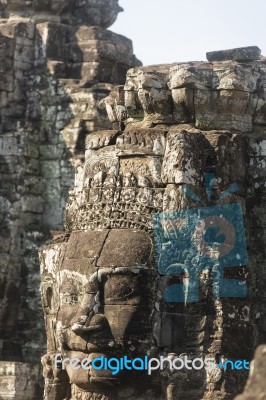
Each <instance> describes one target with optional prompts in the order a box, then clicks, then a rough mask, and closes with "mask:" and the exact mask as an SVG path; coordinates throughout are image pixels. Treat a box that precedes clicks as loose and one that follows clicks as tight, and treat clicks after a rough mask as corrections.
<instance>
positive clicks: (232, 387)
mask: <svg viewBox="0 0 266 400" xmlns="http://www.w3.org/2000/svg"><path fill="white" fill-rule="evenodd" d="M207 59H208V62H187V63H175V64H171V65H155V66H148V67H136V68H132V69H130V70H129V71H128V73H127V77H126V81H125V84H124V86H119V87H117V88H115V89H113V90H112V91H111V93H110V95H109V96H108V97H107V98H106V99H104V100H103V101H102V102H101V104H102V105H103V106H106V109H107V112H108V115H109V118H110V121H111V122H112V123H113V129H112V130H103V131H97V132H95V133H92V134H90V135H88V137H87V139H86V153H85V162H84V164H83V165H82V166H80V167H79V168H78V173H77V176H76V182H75V186H74V187H73V189H72V190H71V191H70V196H69V201H68V204H67V207H66V219H65V221H66V226H65V234H64V235H63V234H62V236H61V238H56V240H54V242H53V243H51V244H49V245H48V246H46V247H44V248H42V250H41V251H40V255H41V257H40V259H41V274H42V283H41V292H42V302H43V307H44V312H45V320H46V329H47V337H48V348H47V353H46V354H45V355H44V357H43V365H44V375H45V400H66V399H69V400H96V399H97V400H125V399H126V400H151V399H152V400H180V399H182V400H222V399H223V400H233V399H234V397H235V396H236V395H237V394H238V393H241V392H242V391H243V387H244V384H245V381H246V379H247V376H248V369H247V368H245V367H244V366H243V365H246V364H243V363H244V361H245V362H246V363H249V362H250V361H251V359H252V357H253V354H254V350H255V348H256V346H257V345H258V344H260V343H265V342H266V329H265V327H266V316H265V279H266V278H265V271H266V270H265V143H266V141H265V138H266V131H265V126H266V112H265V111H266V97H265V87H266V69H265V62H266V61H265V57H262V56H261V55H260V49H259V48H257V47H247V48H239V49H231V50H227V51H226V50H224V51H218V52H211V53H207ZM117 127H118V128H119V129H117ZM124 356H127V357H128V358H129V359H130V360H135V361H134V363H135V364H134V365H135V367H136V366H137V367H138V369H137V368H135V370H134V368H131V369H130V365H129V368H126V367H123V366H122V362H121V359H122V360H124ZM144 357H148V358H149V359H150V358H153V360H154V359H157V360H158V359H161V357H162V358H163V359H164V360H166V361H164V365H163V367H162V368H161V369H160V368H159V366H158V364H157V368H156V367H155V368H154V370H153V371H152V373H151V374H150V375H149V374H148V373H147V371H146V370H145V366H144V365H143V364H142V365H141V364H140V362H141V360H143V359H144ZM60 358H61V362H60ZM87 358H89V359H90V360H91V363H90V364H89V366H88V364H87V365H86V359H87ZM210 358H211V359H212V360H213V365H212V366H211V368H208V365H206V364H205V365H204V364H203V360H204V361H206V360H208V359H210ZM95 359H96V360H95ZM55 360H57V362H56V363H55V362H54V361H55ZM73 360H74V365H73V364H72V361H73ZM76 360H77V361H76ZM84 360H85V361H84ZM101 360H105V361H101ZM106 360H109V361H110V360H112V363H111V364H110V363H109V364H103V362H104V363H106ZM117 360H120V361H119V366H118V367H117V368H116V365H118V364H117ZM136 360H137V361H136ZM171 360H175V364H174V361H172V365H175V367H173V368H171V367H169V364H170V361H171ZM177 360H178V362H177ZM184 360H189V361H190V364H187V365H188V366H189V367H188V368H184V363H185V361H184ZM195 360H197V362H195ZM84 362H85V364H84ZM96 362H97V364H95V363H96ZM99 363H100V367H99ZM115 363H116V364H115ZM182 363H183V366H182ZM226 363H227V364H226ZM232 363H233V364H234V365H236V368H232V367H231V368H230V365H231V366H232ZM82 364H83V368H82V367H81V365H82ZM256 364H257V373H258V376H259V377H263V379H264V381H265V378H264V377H265V372H264V376H263V375H262V374H263V371H264V368H263V367H264V366H265V350H264V352H263V351H261V353H259V357H258V359H257V361H256ZM103 365H106V366H107V367H105V366H104V367H103ZM124 365H126V364H125V362H124ZM155 365H156V364H155ZM193 365H194V367H193ZM226 365H227V367H226ZM131 366H133V362H132V364H131ZM153 366H154V364H153ZM180 366H181V367H180ZM114 367H115V368H116V371H115V373H113V372H114ZM247 367H248V365H247ZM249 382H250V383H249V385H248V387H247V389H248V392H247V396H246V395H244V399H245V400H246V399H248V400H251V399H252V400H255V399H256V400H257V399H259V398H263V397H261V393H258V392H256V393H258V396H257V397H251V396H248V394H249V393H252V391H253V390H254V386H255V383H256V376H255V378H253V380H250V381H249ZM240 399H241V397H240Z"/></svg>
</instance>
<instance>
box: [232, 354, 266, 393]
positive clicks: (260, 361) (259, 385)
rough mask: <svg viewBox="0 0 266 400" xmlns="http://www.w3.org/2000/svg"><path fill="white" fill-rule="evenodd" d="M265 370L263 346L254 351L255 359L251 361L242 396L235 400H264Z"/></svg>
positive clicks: (265, 360)
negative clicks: (250, 368) (251, 364)
mask: <svg viewBox="0 0 266 400" xmlns="http://www.w3.org/2000/svg"><path fill="white" fill-rule="evenodd" d="M265 370H266V349H265V346H260V347H258V349H257V350H256V354H255V359H254V361H253V366H252V370H251V372H250V377H249V379H248V382H247V385H246V388H245V391H244V393H243V394H242V395H240V396H237V397H236V398H235V400H257V399H264V398H265V396H266V384H265Z"/></svg>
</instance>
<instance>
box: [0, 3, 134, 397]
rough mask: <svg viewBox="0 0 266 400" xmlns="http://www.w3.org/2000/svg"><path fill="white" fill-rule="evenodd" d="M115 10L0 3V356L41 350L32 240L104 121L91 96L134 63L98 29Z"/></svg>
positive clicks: (117, 39)
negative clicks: (87, 138)
mask: <svg viewBox="0 0 266 400" xmlns="http://www.w3.org/2000/svg"><path fill="white" fill-rule="evenodd" d="M119 11H121V8H120V7H119V6H118V3H117V1H116V0H108V1H101V2H99V1H97V2H95V1H87V2H73V3H71V2H69V3H66V2H64V1H53V2H36V1H33V2H24V1H7V2H1V5H0V12H1V16H2V19H1V20H0V82H1V84H0V179H1V187H0V218H1V224H0V243H1V244H0V253H1V255H0V359H1V360H4V361H12V362H13V361H21V362H33V363H38V362H39V360H40V354H42V353H43V352H44V348H45V346H46V345H45V334H44V329H43V317H42V311H41V306H40V301H39V281H40V278H39V264H38V260H37V248H38V247H39V246H40V245H41V244H42V243H44V241H45V240H47V239H48V238H49V237H50V233H49V232H50V231H51V230H53V231H58V230H61V229H62V228H63V209H64V205H65V200H66V196H67V192H68V189H69V187H70V186H71V185H72V184H73V177H74V170H75V168H76V166H77V165H78V164H79V163H80V162H81V161H82V160H83V158H84V148H85V147H84V141H85V136H86V134H88V133H90V132H93V131H95V130H96V131H97V130H99V129H105V128H108V127H109V126H110V125H109V122H108V120H107V118H106V116H105V114H104V112H103V111H101V110H99V109H98V103H99V101H100V100H101V99H102V98H104V97H105V96H106V95H107V94H108V93H109V91H110V89H111V88H112V87H113V84H120V83H122V82H123V81H124V78H125V74H126V71H127V70H128V68H130V67H133V66H135V65H139V61H138V60H137V59H136V58H135V56H134V55H133V50H132V43H131V41H130V40H129V39H127V38H125V37H123V36H120V35H117V34H115V33H112V32H111V31H109V30H107V29H106V28H107V27H108V26H110V25H111V24H112V23H113V22H114V21H115V19H116V16H117V14H118V12H119ZM0 396H1V389H0ZM10 398H17V397H12V396H11V397H10ZM31 398H34V399H35V397H34V396H33V397H31Z"/></svg>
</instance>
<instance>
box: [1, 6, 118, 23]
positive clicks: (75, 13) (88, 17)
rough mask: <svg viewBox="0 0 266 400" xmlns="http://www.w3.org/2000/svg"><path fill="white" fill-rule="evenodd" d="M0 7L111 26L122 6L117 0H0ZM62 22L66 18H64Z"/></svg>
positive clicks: (25, 13)
mask: <svg viewBox="0 0 266 400" xmlns="http://www.w3.org/2000/svg"><path fill="white" fill-rule="evenodd" d="M0 9H1V10H3V9H6V12H7V13H8V12H10V13H14V14H17V13H18V14H23V15H25V16H27V15H28V16H30V15H32V14H35V13H36V14H38V13H45V14H51V15H58V16H62V17H64V16H67V15H69V17H70V16H71V18H68V21H69V23H71V24H74V25H75V24H85V25H91V26H102V27H103V28H108V27H109V26H111V25H112V24H113V23H114V22H115V20H116V18H117V15H118V13H119V12H120V11H122V8H121V7H119V5H118V0H97V1H96V0H85V1H83V0H60V1H55V0H52V1H50V0H7V1H6V2H4V0H2V1H1V2H0ZM64 22H66V19H65V18H64Z"/></svg>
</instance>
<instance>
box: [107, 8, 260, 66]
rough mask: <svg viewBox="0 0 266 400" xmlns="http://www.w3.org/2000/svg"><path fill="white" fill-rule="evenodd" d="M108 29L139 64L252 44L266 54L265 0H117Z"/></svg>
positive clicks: (191, 57)
mask: <svg viewBox="0 0 266 400" xmlns="http://www.w3.org/2000/svg"><path fill="white" fill-rule="evenodd" d="M119 3H120V5H121V6H122V7H123V8H124V12H123V13H120V14H119V17H118V19H117V21H116V23H115V24H114V25H113V26H112V27H110V28H109V29H110V30H112V31H113V32H117V33H121V34H122V35H125V36H127V37H128V38H130V39H132V41H133V45H134V52H135V54H136V56H137V57H138V58H139V59H140V60H141V61H142V62H143V64H144V65H149V64H165V63H172V62H176V61H192V60H206V56H205V55H206V52H207V51H212V50H221V49H228V48H233V47H242V46H251V45H257V46H258V47H259V48H260V49H261V50H262V54H264V55H266V1H265V0H220V1H217V0H120V1H119Z"/></svg>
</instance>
